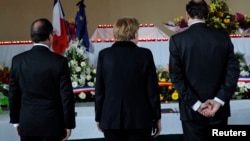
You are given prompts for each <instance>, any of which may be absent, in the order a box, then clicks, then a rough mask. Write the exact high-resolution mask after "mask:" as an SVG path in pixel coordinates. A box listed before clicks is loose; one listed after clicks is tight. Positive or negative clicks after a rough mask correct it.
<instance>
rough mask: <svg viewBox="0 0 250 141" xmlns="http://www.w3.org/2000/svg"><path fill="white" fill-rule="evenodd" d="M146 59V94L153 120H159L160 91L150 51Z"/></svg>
mask: <svg viewBox="0 0 250 141" xmlns="http://www.w3.org/2000/svg"><path fill="white" fill-rule="evenodd" d="M147 58H148V59H149V67H148V74H147V76H148V79H147V94H148V97H149V101H150V104H151V107H152V111H153V118H154V120H156V121H157V120H159V119H161V104H160V91H159V85H158V78H157V75H156V68H155V63H154V60H153V55H152V53H151V51H149V52H148V55H147Z"/></svg>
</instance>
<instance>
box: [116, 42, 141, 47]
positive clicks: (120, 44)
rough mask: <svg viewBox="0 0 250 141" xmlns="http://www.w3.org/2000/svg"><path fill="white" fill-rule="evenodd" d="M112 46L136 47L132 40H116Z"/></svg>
mask: <svg viewBox="0 0 250 141" xmlns="http://www.w3.org/2000/svg"><path fill="white" fill-rule="evenodd" d="M112 47H132V48H134V47H138V46H137V45H136V44H135V43H134V42H131V41H116V42H115V43H114V44H113V45H112Z"/></svg>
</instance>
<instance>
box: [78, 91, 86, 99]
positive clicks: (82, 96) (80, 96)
mask: <svg viewBox="0 0 250 141" xmlns="http://www.w3.org/2000/svg"><path fill="white" fill-rule="evenodd" d="M78 97H79V98H81V99H85V98H86V94H85V93H84V92H81V93H80V94H79V95H78Z"/></svg>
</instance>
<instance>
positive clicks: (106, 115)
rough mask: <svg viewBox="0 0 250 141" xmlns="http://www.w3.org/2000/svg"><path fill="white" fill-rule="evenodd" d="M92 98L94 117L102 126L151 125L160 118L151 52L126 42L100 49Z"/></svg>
mask: <svg viewBox="0 0 250 141" xmlns="http://www.w3.org/2000/svg"><path fill="white" fill-rule="evenodd" d="M95 98H96V101H95V110H96V117H95V119H96V121H98V122H100V127H101V128H102V129H144V128H151V127H152V124H153V121H154V120H158V119H160V118H161V109H160V99H159V87H158V79H157V75H156V69H155V64H154V60H153V56H152V53H151V51H150V50H149V49H146V48H141V47H138V46H137V45H136V44H134V43H133V42H130V41H119V42H115V43H114V44H113V45H112V47H108V48H105V49H103V50H102V51H100V53H99V57H98V65H97V74H96V93H95Z"/></svg>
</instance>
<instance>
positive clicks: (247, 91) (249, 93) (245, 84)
mask: <svg viewBox="0 0 250 141" xmlns="http://www.w3.org/2000/svg"><path fill="white" fill-rule="evenodd" d="M236 57H237V59H238V61H239V65H240V78H239V80H240V79H241V78H242V79H243V80H242V81H238V83H237V88H236V92H235V93H234V95H233V97H232V98H233V99H246V98H250V68H249V66H248V65H247V64H246V61H245V58H244V54H242V53H236Z"/></svg>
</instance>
